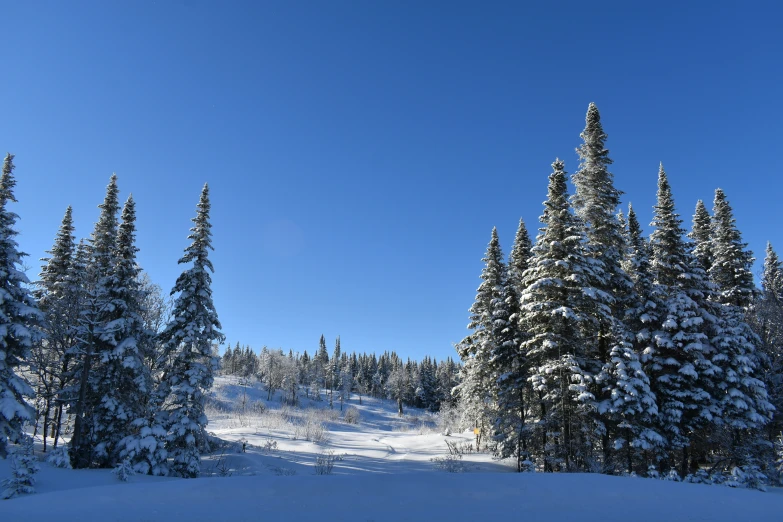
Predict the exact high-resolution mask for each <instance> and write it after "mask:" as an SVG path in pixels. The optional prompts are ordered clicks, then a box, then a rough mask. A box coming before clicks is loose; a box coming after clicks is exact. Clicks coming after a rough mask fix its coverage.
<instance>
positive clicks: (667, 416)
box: [643, 165, 718, 476]
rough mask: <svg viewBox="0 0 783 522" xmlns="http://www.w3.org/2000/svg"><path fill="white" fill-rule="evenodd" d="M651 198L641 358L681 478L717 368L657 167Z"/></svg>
mask: <svg viewBox="0 0 783 522" xmlns="http://www.w3.org/2000/svg"><path fill="white" fill-rule="evenodd" d="M657 198H658V199H657V203H656V205H655V206H654V207H653V208H654V217H653V222H652V226H653V227H654V231H653V233H652V235H651V237H650V247H651V251H652V259H651V262H650V265H651V266H650V271H651V274H652V276H653V299H654V301H655V302H656V305H657V306H656V308H657V309H658V310H660V315H659V317H658V320H657V325H656V326H657V328H656V329H655V331H654V332H653V335H652V337H653V340H654V342H653V343H652V344H651V345H650V346H649V347H648V348H647V350H646V351H645V354H644V357H643V362H644V363H645V368H644V369H645V372H646V373H647V375H648V377H649V378H650V381H651V387H652V391H653V393H655V395H656V397H657V398H658V411H659V417H658V418H659V427H660V430H661V434H662V435H664V436H665V437H666V438H667V442H668V446H669V447H670V448H671V449H672V450H675V449H680V450H682V454H683V455H682V460H681V464H682V470H681V474H682V475H683V476H684V475H686V474H687V471H688V468H687V466H688V458H689V454H688V447H689V445H690V443H691V438H692V435H693V433H695V432H697V431H698V430H700V429H701V428H702V427H704V426H705V424H706V423H708V422H711V421H712V420H713V417H714V415H715V414H716V413H717V411H716V409H715V405H714V404H713V401H712V397H711V395H710V390H711V389H713V383H714V379H715V376H716V375H717V373H718V369H717V368H716V367H715V366H714V365H713V364H712V363H711V362H710V355H711V353H712V348H711V346H710V345H709V342H708V336H707V334H706V333H705V331H706V329H707V327H708V326H709V324H710V323H711V322H712V321H713V318H712V317H711V315H710V314H709V312H708V311H707V310H706V309H705V308H704V306H703V303H704V301H705V300H706V295H705V292H706V290H707V288H708V287H707V283H706V281H705V279H704V271H703V269H702V268H701V266H700V265H699V262H698V261H697V260H696V259H695V258H694V257H693V256H691V255H690V253H689V250H688V246H687V245H686V243H685V242H684V241H683V237H684V232H685V231H684V230H683V229H682V225H681V224H682V221H681V220H680V218H679V215H678V214H677V213H676V212H675V208H674V199H673V197H672V193H671V187H670V185H669V180H668V178H667V176H666V172H665V171H664V169H663V165H661V167H660V170H659V172H658V196H657ZM671 464H673V463H671Z"/></svg>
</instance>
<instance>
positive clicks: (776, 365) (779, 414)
mask: <svg viewBox="0 0 783 522" xmlns="http://www.w3.org/2000/svg"><path fill="white" fill-rule="evenodd" d="M748 318H749V319H750V320H752V326H753V329H754V331H755V332H756V333H757V334H758V336H759V339H760V341H761V344H760V345H759V351H760V353H761V356H762V361H763V363H764V364H763V365H762V367H761V369H762V372H763V381H764V384H765V386H766V388H767V394H768V395H769V400H770V402H771V403H772V405H773V406H774V407H775V411H774V412H773V415H772V420H771V422H770V423H769V424H768V425H767V439H768V440H773V439H775V437H777V436H778V434H780V433H781V430H783V266H781V261H780V258H779V257H778V255H777V253H776V252H775V250H774V249H773V248H772V245H771V244H770V243H767V250H766V256H765V258H764V271H763V273H762V275H761V292H760V295H759V296H758V297H757V299H756V301H755V303H754V305H753V309H752V313H751V314H749V315H748Z"/></svg>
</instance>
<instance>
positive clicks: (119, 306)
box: [92, 196, 151, 467]
mask: <svg viewBox="0 0 783 522" xmlns="http://www.w3.org/2000/svg"><path fill="white" fill-rule="evenodd" d="M135 243H136V210H135V203H134V201H133V197H132V196H131V197H129V198H128V200H127V202H126V203H125V205H124V207H123V209H122V223H121V224H120V225H119V227H118V231H117V237H116V240H115V242H114V252H113V253H112V263H113V266H112V267H111V269H110V272H109V274H108V277H107V278H106V280H105V283H103V284H102V286H103V289H102V292H105V298H106V299H107V300H108V302H109V306H108V307H107V310H106V313H105V317H104V320H103V326H102V329H101V350H100V351H99V352H97V354H96V355H97V356H98V358H97V359H96V366H95V368H94V369H93V378H92V380H93V383H94V384H93V386H92V388H93V390H92V391H93V393H94V394H95V395H96V396H97V397H98V402H97V404H95V406H94V410H93V422H94V430H95V431H94V433H95V437H96V442H97V444H96V445H95V448H94V451H95V456H96V459H97V460H98V464H99V465H100V466H101V467H114V466H116V465H117V464H118V463H119V462H121V461H122V460H123V458H122V457H120V453H121V445H120V441H122V440H124V439H126V437H128V436H129V435H131V433H134V432H136V429H135V427H134V426H133V423H134V422H136V421H137V420H138V419H140V418H143V417H145V415H144V414H145V411H144V406H145V404H146V400H147V397H148V396H149V394H150V392H151V390H150V378H149V375H148V374H147V373H146V366H145V365H144V361H143V358H142V355H141V352H140V350H139V347H140V344H141V340H142V338H143V337H144V335H145V331H144V326H143V322H142V319H141V315H140V311H141V302H142V299H143V296H142V292H141V289H140V287H139V281H138V276H139V273H140V271H141V269H140V268H139V266H138V264H137V263H136V252H137V251H138V248H136V244H135Z"/></svg>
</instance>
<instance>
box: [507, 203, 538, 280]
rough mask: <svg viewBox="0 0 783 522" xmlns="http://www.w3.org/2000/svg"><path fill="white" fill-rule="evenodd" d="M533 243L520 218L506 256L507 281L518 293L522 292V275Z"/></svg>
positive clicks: (526, 266)
mask: <svg viewBox="0 0 783 522" xmlns="http://www.w3.org/2000/svg"><path fill="white" fill-rule="evenodd" d="M532 248H533V243H532V242H531V241H530V235H529V234H528V231H527V227H526V226H525V221H524V220H522V219H521V218H520V220H519V226H518V227H517V234H516V236H515V237H514V246H513V247H512V248H511V254H509V256H508V280H509V282H510V283H511V285H512V286H513V287H514V288H515V289H516V291H517V292H518V293H519V292H521V291H522V288H523V286H524V284H523V274H524V273H525V270H527V268H528V260H529V259H530V255H531V252H530V251H531V249H532Z"/></svg>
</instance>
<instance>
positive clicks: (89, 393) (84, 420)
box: [70, 174, 119, 468]
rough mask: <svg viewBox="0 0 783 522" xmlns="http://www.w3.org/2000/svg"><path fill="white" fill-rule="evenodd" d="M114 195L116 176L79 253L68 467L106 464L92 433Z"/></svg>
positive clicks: (111, 258) (105, 330)
mask: <svg viewBox="0 0 783 522" xmlns="http://www.w3.org/2000/svg"><path fill="white" fill-rule="evenodd" d="M118 193H119V190H118V188H117V176H116V174H113V175H112V176H111V179H110V180H109V185H108V186H107V187H106V196H105V198H104V200H103V203H102V204H100V205H98V208H100V209H101V213H100V216H99V218H98V221H97V222H96V224H95V228H94V229H93V233H92V236H91V238H90V244H89V246H87V247H85V249H84V251H83V252H82V255H85V254H86V255H87V256H88V260H87V264H86V267H85V273H84V275H83V277H82V278H81V281H80V282H81V284H82V285H83V293H84V294H83V295H84V297H83V299H84V304H83V310H82V311H81V314H80V319H79V324H78V325H77V337H78V341H79V343H78V345H77V347H76V349H75V350H74V356H75V357H77V365H76V366H75V367H74V375H75V376H76V379H77V382H76V387H77V390H78V391H77V392H76V394H72V395H71V396H70V400H71V404H72V412H73V414H74V416H75V418H74V429H73V436H72V437H71V462H72V464H73V467H74V468H84V467H89V466H92V465H95V464H97V465H102V466H108V465H110V464H111V463H110V462H109V458H108V454H107V453H106V452H105V451H104V450H105V446H101V448H98V447H97V446H98V444H99V443H100V441H99V440H98V434H99V433H100V432H101V430H103V429H104V426H103V425H101V424H100V423H99V418H98V417H96V410H97V408H98V407H99V405H100V403H101V401H102V399H103V397H102V395H101V393H102V392H103V391H104V390H105V386H106V385H107V384H106V383H102V382H101V381H100V378H96V373H97V372H96V371H95V370H96V369H97V368H99V367H100V366H101V365H102V364H103V363H104V357H108V354H109V353H110V352H111V350H112V348H113V346H112V344H111V341H110V337H111V335H110V333H109V331H110V330H111V329H112V327H113V326H112V320H113V319H114V317H113V303H112V300H111V296H110V295H109V289H110V287H111V284H112V271H113V269H114V265H115V255H116V242H117V213H118V211H119V200H118ZM107 334H108V337H107Z"/></svg>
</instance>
